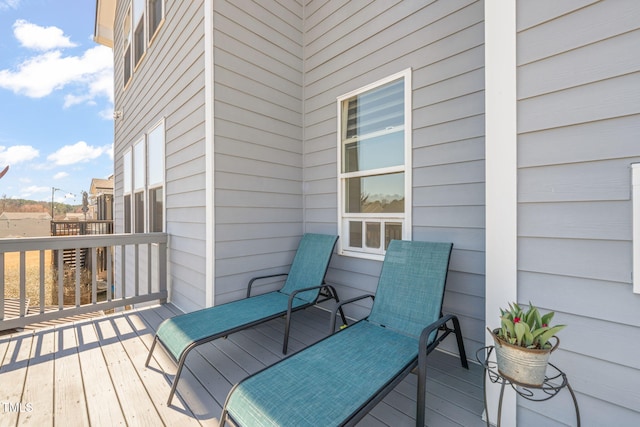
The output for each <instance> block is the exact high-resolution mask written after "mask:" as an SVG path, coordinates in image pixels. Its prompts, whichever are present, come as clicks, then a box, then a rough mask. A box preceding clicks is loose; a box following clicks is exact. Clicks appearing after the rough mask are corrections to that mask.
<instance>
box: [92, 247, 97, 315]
mask: <svg viewBox="0 0 640 427" xmlns="http://www.w3.org/2000/svg"><path fill="white" fill-rule="evenodd" d="M97 271H98V249H97V248H91V302H92V303H93V304H95V303H97V302H98V281H97V279H96V272H97Z"/></svg>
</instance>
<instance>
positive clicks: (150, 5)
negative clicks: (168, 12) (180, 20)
mask: <svg viewBox="0 0 640 427" xmlns="http://www.w3.org/2000/svg"><path fill="white" fill-rule="evenodd" d="M147 13H148V15H149V40H150V41H151V40H152V39H153V36H154V35H155V34H156V31H158V28H159V27H160V23H161V22H162V20H163V19H164V1H163V0H148V1H147Z"/></svg>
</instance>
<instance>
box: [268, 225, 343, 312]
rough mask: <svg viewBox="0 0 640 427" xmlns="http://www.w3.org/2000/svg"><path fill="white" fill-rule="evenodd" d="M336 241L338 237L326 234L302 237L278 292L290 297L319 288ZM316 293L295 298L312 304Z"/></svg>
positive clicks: (302, 294) (316, 291)
mask: <svg viewBox="0 0 640 427" xmlns="http://www.w3.org/2000/svg"><path fill="white" fill-rule="evenodd" d="M337 240H338V236H332V235H328V234H313V233H307V234H305V235H303V236H302V239H301V240H300V244H299V245H298V250H297V251H296V255H295V257H294V258H293V262H292V263H291V268H290V269H289V275H288V276H287V280H286V282H285V283H284V286H283V287H282V289H281V290H280V292H282V293H285V294H287V295H290V294H291V292H293V291H295V290H298V289H304V288H310V287H312V286H320V285H321V284H322V282H323V280H324V276H325V274H326V273H327V269H328V268H329V261H330V260H331V255H332V254H333V247H334V246H335V244H336V241H337ZM318 292H319V290H315V291H307V292H301V293H299V294H298V295H296V296H297V297H298V298H301V299H304V300H306V301H309V302H313V301H315V300H316V299H317V298H318Z"/></svg>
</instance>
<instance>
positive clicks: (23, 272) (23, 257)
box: [20, 251, 27, 317]
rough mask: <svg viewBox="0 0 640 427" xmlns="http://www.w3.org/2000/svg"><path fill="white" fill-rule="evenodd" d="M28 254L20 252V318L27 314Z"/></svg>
mask: <svg viewBox="0 0 640 427" xmlns="http://www.w3.org/2000/svg"><path fill="white" fill-rule="evenodd" d="M26 264H27V254H26V253H25V251H20V317H24V316H25V315H26V314H27V310H26V305H27V304H26V303H27V265H26Z"/></svg>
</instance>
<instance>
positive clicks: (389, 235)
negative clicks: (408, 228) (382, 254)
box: [384, 222, 402, 251]
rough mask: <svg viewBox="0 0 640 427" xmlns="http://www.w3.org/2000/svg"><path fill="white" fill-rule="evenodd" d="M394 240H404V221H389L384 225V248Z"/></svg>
mask: <svg viewBox="0 0 640 427" xmlns="http://www.w3.org/2000/svg"><path fill="white" fill-rule="evenodd" d="M392 240H402V223H399V222H387V223H386V224H385V225H384V250H385V251H386V250H387V248H388V247H389V242H391V241H392Z"/></svg>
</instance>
